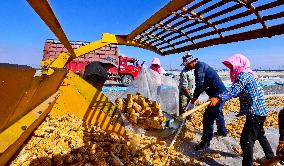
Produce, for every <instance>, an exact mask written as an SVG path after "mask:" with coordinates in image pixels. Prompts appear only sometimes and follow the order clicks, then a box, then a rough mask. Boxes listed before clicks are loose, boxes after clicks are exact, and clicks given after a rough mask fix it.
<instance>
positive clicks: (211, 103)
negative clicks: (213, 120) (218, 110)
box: [208, 97, 220, 107]
mask: <svg viewBox="0 0 284 166" xmlns="http://www.w3.org/2000/svg"><path fill="white" fill-rule="evenodd" d="M208 101H210V104H209V106H212V107H214V106H216V105H217V104H218V103H220V100H219V99H218V98H217V97H212V98H210V99H209V100H208Z"/></svg>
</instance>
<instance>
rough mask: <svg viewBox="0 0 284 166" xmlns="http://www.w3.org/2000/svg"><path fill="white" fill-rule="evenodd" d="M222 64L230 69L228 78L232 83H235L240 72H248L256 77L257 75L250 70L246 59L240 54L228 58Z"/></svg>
mask: <svg viewBox="0 0 284 166" xmlns="http://www.w3.org/2000/svg"><path fill="white" fill-rule="evenodd" d="M223 64H224V65H225V66H226V67H228V68H229V69H230V77H231V81H232V82H235V80H236V78H237V76H238V75H239V74H240V73H241V72H249V73H252V74H254V75H255V76H256V77H257V75H256V74H255V73H254V72H253V71H252V70H251V68H250V62H249V60H248V58H247V57H245V56H244V55H242V54H234V55H233V56H231V57H230V58H228V59H226V60H224V62H223Z"/></svg>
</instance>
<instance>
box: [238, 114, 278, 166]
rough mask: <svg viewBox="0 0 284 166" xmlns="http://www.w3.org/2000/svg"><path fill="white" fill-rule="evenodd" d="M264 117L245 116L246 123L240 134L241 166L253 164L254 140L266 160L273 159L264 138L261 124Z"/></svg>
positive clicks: (272, 154)
mask: <svg viewBox="0 0 284 166" xmlns="http://www.w3.org/2000/svg"><path fill="white" fill-rule="evenodd" d="M265 119H266V117H264V116H254V117H252V116H247V117H246V122H245V125H244V128H243V131H242V134H241V139H240V142H241V148H242V151H243V161H242V165H243V166H251V165H252V163H253V146H254V143H255V141H256V140H258V142H259V143H260V145H261V147H262V149H263V151H264V153H265V157H266V159H271V158H272V157H274V153H273V151H272V149H271V146H270V144H269V142H268V140H267V138H266V137H265V135H264V134H265V132H264V129H263V124H264V121H265Z"/></svg>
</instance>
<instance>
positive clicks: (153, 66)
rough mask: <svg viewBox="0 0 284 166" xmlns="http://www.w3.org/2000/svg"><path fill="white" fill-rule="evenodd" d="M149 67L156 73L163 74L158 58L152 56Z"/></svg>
mask: <svg viewBox="0 0 284 166" xmlns="http://www.w3.org/2000/svg"><path fill="white" fill-rule="evenodd" d="M150 69H152V70H153V71H155V72H156V73H158V74H160V75H163V74H164V73H165V70H164V69H163V68H162V66H161V62H160V59H159V58H154V59H153V60H152V63H151V66H150Z"/></svg>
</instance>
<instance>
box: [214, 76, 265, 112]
mask: <svg viewBox="0 0 284 166" xmlns="http://www.w3.org/2000/svg"><path fill="white" fill-rule="evenodd" d="M218 97H219V99H220V100H221V101H222V102H226V101H228V100H230V99H231V98H233V97H239V100H240V106H241V110H240V114H242V115H252V116H253V115H259V116H267V108H266V104H265V99H264V93H263V89H262V87H261V86H260V84H259V82H258V81H257V80H256V77H255V76H254V75H253V74H252V73H248V72H242V73H241V74H239V76H238V77H237V79H236V81H235V82H234V83H233V84H232V86H231V88H230V89H229V90H228V91H226V92H224V93H222V94H220V95H218Z"/></svg>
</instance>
